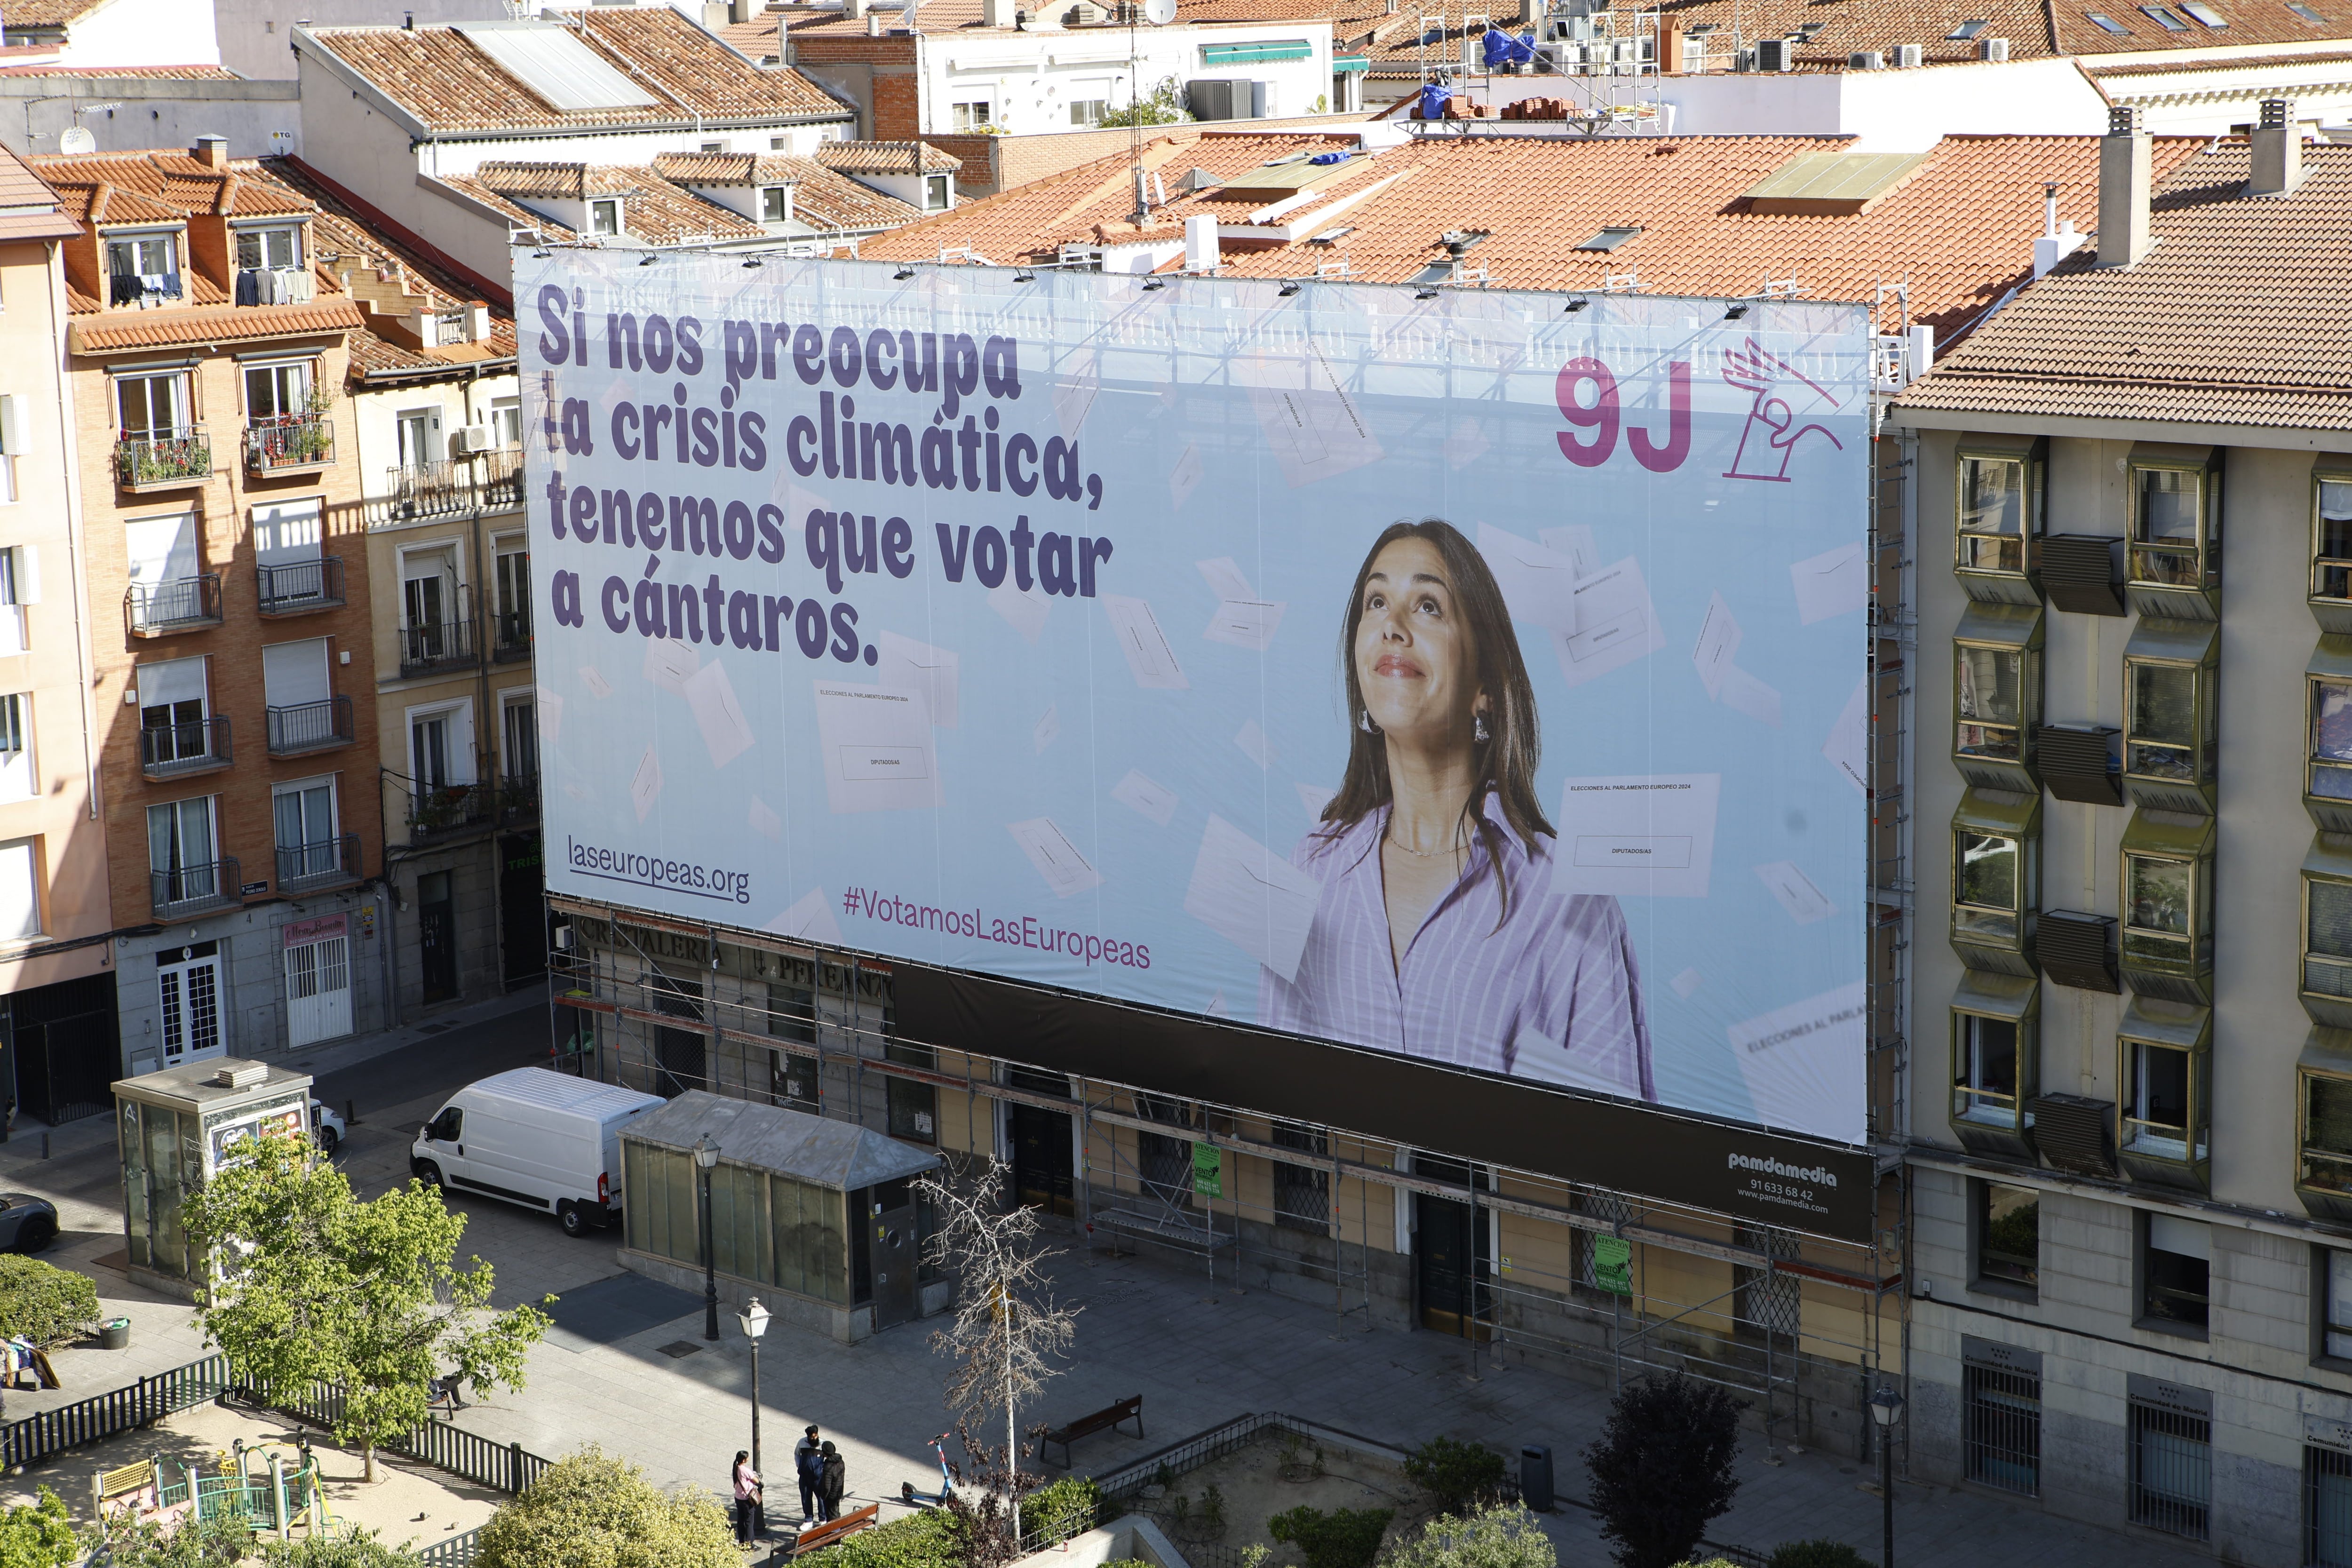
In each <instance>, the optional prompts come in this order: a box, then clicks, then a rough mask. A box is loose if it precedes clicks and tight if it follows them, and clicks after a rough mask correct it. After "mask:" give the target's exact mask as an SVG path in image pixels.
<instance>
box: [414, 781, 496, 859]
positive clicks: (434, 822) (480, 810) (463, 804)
mask: <svg viewBox="0 0 2352 1568" xmlns="http://www.w3.org/2000/svg"><path fill="white" fill-rule="evenodd" d="M496 793H497V792H496V791H494V790H493V789H491V787H490V786H489V785H488V784H415V785H412V786H411V793H410V795H409V797H408V841H409V842H410V843H411V844H423V843H425V842H427V841H429V840H432V839H436V838H450V837H456V836H457V835H458V834H461V833H470V832H473V831H475V830H476V829H478V828H483V827H487V826H489V825H490V822H491V819H492V818H493V817H494V816H496V815H497V803H496V801H495V800H494V799H493V798H492V797H493V796H494V795H496Z"/></svg>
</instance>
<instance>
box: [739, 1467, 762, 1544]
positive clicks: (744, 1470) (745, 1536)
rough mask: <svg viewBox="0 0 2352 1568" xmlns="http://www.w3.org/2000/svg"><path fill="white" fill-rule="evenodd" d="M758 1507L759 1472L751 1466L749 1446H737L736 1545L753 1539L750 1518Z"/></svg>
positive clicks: (748, 1542)
mask: <svg viewBox="0 0 2352 1568" xmlns="http://www.w3.org/2000/svg"><path fill="white" fill-rule="evenodd" d="M759 1507H760V1472H759V1471H757V1470H755V1469H753V1468H751V1450H750V1449H749V1448H738V1449H737V1450H736V1451H735V1542H736V1544H737V1545H739V1546H749V1545H751V1542H752V1539H753V1535H752V1530H751V1520H752V1515H753V1514H754V1513H755V1512H757V1511H758V1510H759Z"/></svg>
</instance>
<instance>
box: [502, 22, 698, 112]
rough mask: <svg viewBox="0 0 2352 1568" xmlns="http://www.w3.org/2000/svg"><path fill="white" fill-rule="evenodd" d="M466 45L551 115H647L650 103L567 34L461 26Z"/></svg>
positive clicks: (524, 26)
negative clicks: (629, 111)
mask: <svg viewBox="0 0 2352 1568" xmlns="http://www.w3.org/2000/svg"><path fill="white" fill-rule="evenodd" d="M456 30H457V32H458V33H459V34H460V35H462V36H463V37H464V38H465V39H466V41H467V43H469V44H471V45H473V46H474V47H476V48H478V49H479V50H481V51H482V53H484V54H486V55H488V56H489V57H490V58H491V60H493V61H494V62H496V64H497V65H498V67H499V69H500V70H503V71H505V72H506V73H507V74H508V75H509V76H511V77H513V78H514V79H516V80H517V81H520V83H522V85H523V86H524V87H526V88H528V89H530V92H531V93H532V95H533V96H535V97H537V98H540V99H542V100H545V101H546V103H547V105H548V107H549V108H551V109H554V110H558V111H560V112H564V113H570V112H572V111H574V110H583V109H649V108H651V107H653V105H654V103H655V101H656V100H655V99H654V98H653V96H652V95H651V94H649V93H647V92H646V90H645V89H643V88H641V87H639V86H637V85H636V83H635V82H633V81H631V80H630V79H628V78H627V77H625V76H624V75H622V74H621V72H620V71H619V70H618V69H617V68H614V65H613V63H612V62H611V61H609V60H607V59H606V58H604V56H602V55H600V54H598V53H597V52H596V51H595V50H593V49H592V48H590V47H588V46H587V45H586V44H583V43H582V42H581V41H580V40H579V38H577V37H574V36H573V35H572V32H571V30H570V29H568V28H565V27H562V26H552V25H550V24H548V23H544V22H508V23H499V22H460V23H458V24H457V29H456Z"/></svg>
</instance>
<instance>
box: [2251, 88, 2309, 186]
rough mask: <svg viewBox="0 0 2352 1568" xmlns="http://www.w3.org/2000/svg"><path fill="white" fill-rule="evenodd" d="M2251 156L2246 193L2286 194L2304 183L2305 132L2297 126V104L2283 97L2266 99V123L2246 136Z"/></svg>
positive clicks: (2264, 105)
mask: <svg viewBox="0 0 2352 1568" xmlns="http://www.w3.org/2000/svg"><path fill="white" fill-rule="evenodd" d="M2246 141H2247V144H2248V150H2249V151H2250V152H2251V153H2252V160H2251V162H2250V163H2249V165H2248V167H2247V170H2246V195H2250V196H2283V195H2287V194H2288V193H2290V192H2292V191H2293V190H2294V188H2295V187H2296V186H2297V185H2299V184H2303V134H2302V132H2298V131H2297V130H2296V129H2295V127H2294V103H2293V102H2291V101H2290V100H2286V99H2284V98H2266V99H2264V100H2263V122H2262V123H2261V124H2260V125H2257V126H2255V127H2254V132H2253V134H2252V135H2251V136H2249V137H2247V138H2246Z"/></svg>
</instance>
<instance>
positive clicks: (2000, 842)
mask: <svg viewBox="0 0 2352 1568" xmlns="http://www.w3.org/2000/svg"><path fill="white" fill-rule="evenodd" d="M1952 859H1953V868H1954V874H1953V878H1952V934H1953V935H1955V936H1961V935H1970V936H1984V937H1994V938H1998V939H2000V940H2001V941H2004V942H2013V941H2015V940H2016V939H2017V935H2018V915H2019V911H2020V909H2021V903H2020V900H2019V897H2018V890H2019V881H2020V877H2021V862H2022V861H2023V859H2024V846H2023V843H2022V842H2021V840H2019V839H2016V838H2011V837H2003V836H2001V835H1999V834H1990V833H1978V832H1973V831H1971V830H1969V829H1968V828H1965V827H1960V828H1955V829H1953V832H1952Z"/></svg>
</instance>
